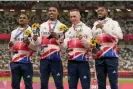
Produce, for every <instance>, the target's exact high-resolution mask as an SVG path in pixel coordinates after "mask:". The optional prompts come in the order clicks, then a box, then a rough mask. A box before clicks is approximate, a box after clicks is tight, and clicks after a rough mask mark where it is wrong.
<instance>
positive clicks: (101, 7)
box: [97, 6, 108, 12]
mask: <svg viewBox="0 0 133 89" xmlns="http://www.w3.org/2000/svg"><path fill="white" fill-rule="evenodd" d="M98 8H104V9H105V10H106V11H107V12H108V8H107V7H103V6H99V7H97V9H98Z"/></svg>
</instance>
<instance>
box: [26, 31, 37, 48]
mask: <svg viewBox="0 0 133 89" xmlns="http://www.w3.org/2000/svg"><path fill="white" fill-rule="evenodd" d="M32 37H33V33H32V34H31V38H28V39H29V40H30V44H29V45H28V47H29V48H30V49H32V50H37V45H35V43H34V41H33V39H32Z"/></svg>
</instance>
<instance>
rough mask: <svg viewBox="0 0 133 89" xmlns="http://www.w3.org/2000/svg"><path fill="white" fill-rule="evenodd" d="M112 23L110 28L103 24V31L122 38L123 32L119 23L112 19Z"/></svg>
mask: <svg viewBox="0 0 133 89" xmlns="http://www.w3.org/2000/svg"><path fill="white" fill-rule="evenodd" d="M112 24H113V27H112V28H110V27H108V26H106V25H104V27H103V30H104V32H105V33H108V34H110V35H112V36H113V37H115V38H117V39H123V33H122V30H121V28H120V26H119V23H118V22H117V21H113V23H112Z"/></svg>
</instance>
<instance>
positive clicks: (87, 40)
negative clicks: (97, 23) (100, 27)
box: [81, 27, 92, 48]
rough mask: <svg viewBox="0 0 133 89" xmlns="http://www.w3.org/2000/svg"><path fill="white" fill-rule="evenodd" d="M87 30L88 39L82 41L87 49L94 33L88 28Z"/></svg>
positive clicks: (84, 38)
mask: <svg viewBox="0 0 133 89" xmlns="http://www.w3.org/2000/svg"><path fill="white" fill-rule="evenodd" d="M85 30H86V36H87V37H83V38H82V39H81V43H82V44H83V45H84V47H85V48H89V47H90V45H89V41H90V40H91V39H92V31H91V28H89V27H87V29H85Z"/></svg>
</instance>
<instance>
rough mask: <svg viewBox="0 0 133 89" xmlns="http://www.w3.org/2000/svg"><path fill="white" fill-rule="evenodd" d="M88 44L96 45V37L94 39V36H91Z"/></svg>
mask: <svg viewBox="0 0 133 89" xmlns="http://www.w3.org/2000/svg"><path fill="white" fill-rule="evenodd" d="M89 43H90V45H91V46H92V47H94V46H96V44H97V39H95V38H92V39H91V40H90V42H89Z"/></svg>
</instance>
